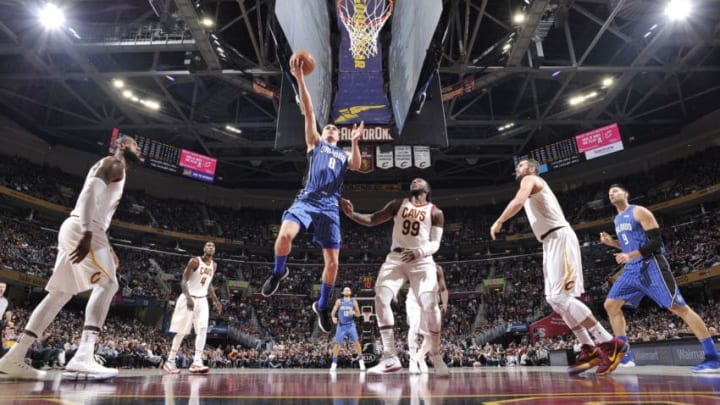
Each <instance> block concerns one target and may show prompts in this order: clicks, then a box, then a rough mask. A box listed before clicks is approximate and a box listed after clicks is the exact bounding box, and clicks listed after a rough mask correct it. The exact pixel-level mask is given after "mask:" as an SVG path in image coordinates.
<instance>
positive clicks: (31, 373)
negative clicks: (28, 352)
mask: <svg viewBox="0 0 720 405" xmlns="http://www.w3.org/2000/svg"><path fill="white" fill-rule="evenodd" d="M24 360H25V359H22V358H20V359H16V358H14V356H13V357H11V356H10V355H5V357H4V358H2V359H0V377H1V378H8V379H16V380H42V379H44V378H45V377H46V375H47V373H46V372H45V371H41V370H36V369H35V368H33V367H32V366H31V365H29V364H26V363H25V361H24Z"/></svg>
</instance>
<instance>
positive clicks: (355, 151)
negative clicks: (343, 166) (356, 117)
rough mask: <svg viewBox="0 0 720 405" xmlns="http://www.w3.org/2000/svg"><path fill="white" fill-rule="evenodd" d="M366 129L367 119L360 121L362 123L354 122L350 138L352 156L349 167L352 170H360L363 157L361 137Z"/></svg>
mask: <svg viewBox="0 0 720 405" xmlns="http://www.w3.org/2000/svg"><path fill="white" fill-rule="evenodd" d="M364 130H365V121H360V125H359V126H358V125H357V124H353V129H352V132H351V133H350V134H351V136H352V137H351V138H350V143H351V146H352V151H351V152H350V158H349V159H348V168H349V169H350V170H354V171H358V170H360V165H361V163H362V158H361V157H360V145H359V143H360V138H362V134H363V131H364Z"/></svg>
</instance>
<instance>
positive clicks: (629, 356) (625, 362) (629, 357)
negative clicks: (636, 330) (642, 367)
mask: <svg viewBox="0 0 720 405" xmlns="http://www.w3.org/2000/svg"><path fill="white" fill-rule="evenodd" d="M618 367H635V356H634V355H633V352H632V349H630V350H628V351H627V353H625V355H624V356H623V358H622V360H620V365H619V366H618Z"/></svg>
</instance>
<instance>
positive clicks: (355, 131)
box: [350, 121, 365, 142]
mask: <svg viewBox="0 0 720 405" xmlns="http://www.w3.org/2000/svg"><path fill="white" fill-rule="evenodd" d="M363 130H365V121H360V125H359V126H358V124H353V127H352V131H351V132H350V141H352V142H357V141H359V140H360V138H362V134H363Z"/></svg>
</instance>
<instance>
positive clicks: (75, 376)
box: [62, 356, 118, 381]
mask: <svg viewBox="0 0 720 405" xmlns="http://www.w3.org/2000/svg"><path fill="white" fill-rule="evenodd" d="M117 375H118V371H117V370H116V369H114V368H108V367H104V366H102V365H100V363H98V362H97V361H96V360H95V359H94V358H93V357H91V356H74V357H73V358H72V360H70V362H69V363H68V364H67V365H66V366H65V372H64V373H63V375H62V378H63V380H72V381H101V380H108V379H110V378H115V377H117Z"/></svg>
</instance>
